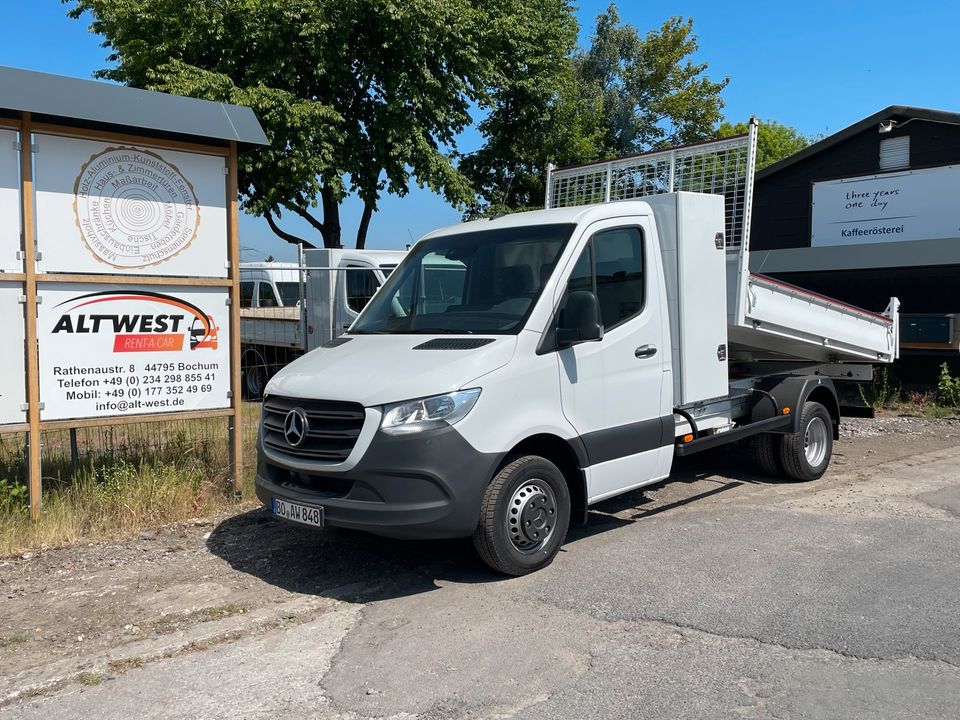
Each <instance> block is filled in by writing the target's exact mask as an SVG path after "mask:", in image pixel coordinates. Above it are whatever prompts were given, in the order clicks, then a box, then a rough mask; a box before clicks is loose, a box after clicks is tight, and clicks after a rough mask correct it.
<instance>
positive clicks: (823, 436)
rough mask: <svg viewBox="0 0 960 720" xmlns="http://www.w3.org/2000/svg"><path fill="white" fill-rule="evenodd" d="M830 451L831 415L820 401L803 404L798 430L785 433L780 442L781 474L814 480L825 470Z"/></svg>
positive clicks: (796, 478) (831, 439) (831, 435)
mask: <svg viewBox="0 0 960 720" xmlns="http://www.w3.org/2000/svg"><path fill="white" fill-rule="evenodd" d="M832 454H833V418H831V417H830V413H829V412H827V409H826V408H825V407H824V406H823V405H821V404H820V403H817V402H806V403H804V404H803V411H802V412H801V414H800V430H799V431H798V432H795V433H787V434H786V435H784V436H783V439H782V441H781V442H780V461H781V462H782V463H783V471H784V473H786V475H787V477H789V478H791V479H793V480H801V481H807V480H817V479H819V478H820V477H821V476H822V475H823V474H824V473H825V472H826V471H827V466H828V465H829V464H830V457H831V455H832Z"/></svg>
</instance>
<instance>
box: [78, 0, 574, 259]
mask: <svg viewBox="0 0 960 720" xmlns="http://www.w3.org/2000/svg"><path fill="white" fill-rule="evenodd" d="M63 1H64V2H69V3H71V4H72V7H71V8H70V14H71V16H73V17H76V18H79V17H80V16H81V15H82V14H83V13H84V12H85V11H89V12H90V13H91V14H92V16H93V22H92V24H91V30H92V31H93V32H94V33H97V34H99V35H102V36H103V38H104V46H105V47H107V48H109V50H110V55H109V60H110V61H112V62H114V63H116V64H115V66H114V67H112V68H110V69H106V70H101V71H100V72H99V73H98V75H99V76H100V77H105V78H109V79H111V80H116V81H118V82H122V83H126V84H128V85H132V86H135V87H146V88H151V89H157V90H163V91H167V92H173V93H178V94H183V95H191V96H194V97H201V98H207V99H211V100H219V101H227V102H234V103H241V104H246V105H250V106H251V107H252V108H253V109H254V110H255V112H256V113H257V115H258V117H259V118H260V120H261V123H262V124H263V126H264V128H265V130H266V132H267V135H268V137H269V138H270V140H271V145H270V147H268V148H264V149H260V150H255V151H252V152H250V153H247V154H245V155H243V156H242V157H241V159H240V167H239V172H240V187H241V200H242V202H243V205H244V208H245V209H246V210H247V211H248V212H251V213H254V214H257V215H262V216H264V217H265V218H266V219H267V222H268V223H269V224H270V226H271V228H273V230H274V232H275V233H277V234H278V235H279V236H280V237H283V238H285V239H287V240H289V241H291V242H299V241H301V238H298V237H295V236H294V235H292V234H290V233H289V232H286V231H284V230H283V229H281V228H280V227H279V224H278V220H279V219H280V218H281V217H282V215H283V213H285V212H289V213H292V214H294V215H297V216H300V217H302V218H304V219H305V220H306V221H307V222H308V223H309V224H310V225H311V226H312V227H313V228H314V229H315V230H316V231H317V232H319V234H320V235H321V237H322V238H323V244H324V245H325V246H327V247H337V246H339V245H340V242H341V227H340V219H339V205H340V202H341V201H342V200H343V198H344V197H345V196H346V195H347V194H348V193H356V194H357V195H358V196H359V197H360V198H361V199H362V201H363V203H364V213H363V216H362V219H361V222H360V226H359V228H358V231H357V246H358V247H362V246H363V244H364V241H365V237H366V231H367V227H368V224H369V221H370V217H371V215H372V213H373V212H374V210H375V209H376V207H377V203H378V201H379V199H380V197H381V195H382V193H383V192H389V193H395V194H397V195H404V194H406V193H407V192H408V189H409V186H410V183H411V182H416V183H417V184H418V185H419V186H421V187H423V186H426V187H429V188H430V189H431V190H433V191H435V192H437V193H439V194H441V195H442V196H444V197H445V198H446V199H447V200H448V201H450V202H451V203H453V204H460V203H462V202H464V201H466V200H468V199H469V198H471V197H472V196H473V191H472V187H471V184H470V182H469V180H468V178H467V177H466V176H465V175H464V174H463V173H462V172H460V171H459V170H458V169H457V168H456V167H455V165H454V164H453V161H452V156H453V155H454V153H455V150H456V142H455V138H456V135H457V134H458V133H460V132H461V131H462V130H463V129H464V128H465V127H467V125H468V124H470V123H471V122H472V118H471V114H470V111H471V109H472V106H473V105H476V106H479V107H481V108H483V107H486V106H488V105H489V102H490V91H491V89H492V88H497V87H499V86H500V85H502V84H503V83H504V82H505V78H506V72H507V71H508V70H509V68H510V65H511V63H510V58H509V57H504V56H502V55H501V54H500V52H501V51H502V50H503V49H504V48H509V47H510V46H511V44H512V43H516V44H518V45H523V44H524V43H525V42H527V41H526V40H525V38H526V37H527V36H528V35H529V34H531V28H530V24H531V23H533V24H536V23H537V22H539V15H538V13H537V12H536V8H537V7H542V8H544V9H545V11H546V9H549V10H550V12H551V13H552V14H555V13H554V11H555V10H556V9H557V8H560V9H562V8H566V7H567V5H566V3H565V2H563V1H562V0H552V1H549V0H542V1H541V2H538V3H536V4H535V5H534V9H533V10H531V9H530V7H529V6H528V3H525V2H523V0H486V1H485V2H482V3H480V2H473V1H472V0H230V1H229V2H226V1H225V0H63ZM567 12H569V9H567ZM318 207H319V212H318V211H317V208H318ZM307 244H308V245H312V244H313V243H310V242H309V241H307Z"/></svg>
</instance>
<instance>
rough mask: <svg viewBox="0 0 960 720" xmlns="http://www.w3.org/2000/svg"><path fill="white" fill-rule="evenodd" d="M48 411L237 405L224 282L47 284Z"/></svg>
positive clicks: (44, 394)
mask: <svg viewBox="0 0 960 720" xmlns="http://www.w3.org/2000/svg"><path fill="white" fill-rule="evenodd" d="M40 297H41V298H42V302H41V303H40V305H39V306H38V309H39V314H38V331H37V332H38V338H39V346H40V349H39V351H40V400H41V402H42V403H43V404H44V407H43V410H41V413H40V417H41V419H42V420H63V419H67V418H87V417H103V416H113V415H142V414H146V413H166V412H178V411H183V410H208V409H213V408H226V407H229V406H230V399H229V397H228V391H229V390H230V340H229V328H230V316H229V309H230V308H229V306H228V305H227V302H226V301H227V298H228V290H227V289H226V288H191V289H189V290H181V289H179V288H175V287H163V286H118V285H102V284H97V285H93V284H66V283H63V284H62V283H50V284H49V285H47V284H44V285H43V286H41V288H40Z"/></svg>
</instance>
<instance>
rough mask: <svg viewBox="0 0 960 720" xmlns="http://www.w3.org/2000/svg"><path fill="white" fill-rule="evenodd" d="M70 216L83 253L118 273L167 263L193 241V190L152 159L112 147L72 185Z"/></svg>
mask: <svg viewBox="0 0 960 720" xmlns="http://www.w3.org/2000/svg"><path fill="white" fill-rule="evenodd" d="M73 209H74V213H75V214H76V218H77V226H78V227H79V228H80V235H81V236H82V237H83V241H84V243H85V244H86V246H87V248H88V249H89V250H90V252H91V253H93V255H94V257H96V258H97V259H98V260H100V261H101V262H104V263H107V264H108V265H112V266H113V267H116V268H142V267H147V266H150V265H156V264H157V263H161V262H163V261H164V260H169V259H170V258H171V257H173V256H174V255H176V254H177V253H179V252H181V251H183V250H185V249H186V248H187V247H188V246H189V245H190V243H191V242H193V239H194V238H195V237H196V236H197V229H198V228H199V227H200V210H199V208H198V206H197V197H196V195H195V194H194V191H193V186H192V185H191V184H190V182H189V181H188V180H187V179H186V178H185V177H183V175H181V174H180V171H179V170H178V169H177V167H176V166H175V165H174V164H173V163H170V162H167V161H166V160H164V159H163V158H162V157H160V156H159V155H157V154H156V153H152V152H149V151H147V150H138V149H137V148H131V147H110V148H107V149H106V150H104V151H103V152H100V153H97V154H96V155H94V156H92V157H91V158H90V159H89V160H88V161H87V163H86V164H85V165H84V166H83V167H82V168H81V170H80V175H79V176H77V182H76V184H75V185H74V203H73Z"/></svg>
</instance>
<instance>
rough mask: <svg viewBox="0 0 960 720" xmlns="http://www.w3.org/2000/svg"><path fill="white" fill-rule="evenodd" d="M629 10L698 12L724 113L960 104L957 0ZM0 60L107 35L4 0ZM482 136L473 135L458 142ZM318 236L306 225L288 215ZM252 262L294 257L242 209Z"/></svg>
mask: <svg viewBox="0 0 960 720" xmlns="http://www.w3.org/2000/svg"><path fill="white" fill-rule="evenodd" d="M608 4H609V3H608V2H607V1H606V0H602V1H600V2H581V3H580V4H579V10H578V13H577V16H578V18H579V20H580V24H581V28H582V31H581V35H582V38H583V40H584V41H585V42H586V41H587V40H588V38H589V34H590V31H591V29H592V26H593V20H594V18H595V17H596V15H597V14H598V13H599V12H602V11H603V10H604V9H605V8H606V6H607V5H608ZM617 5H618V6H619V9H620V15H621V18H622V19H623V20H624V21H626V22H630V23H632V24H634V25H636V26H637V27H638V28H640V30H641V31H643V32H646V31H647V30H650V29H653V28H656V27H659V25H660V24H661V23H662V22H663V21H664V20H665V19H666V18H667V17H669V16H671V15H683V16H685V17H692V18H693V19H694V28H695V31H696V33H697V35H698V37H699V42H700V51H699V53H698V56H697V58H696V59H697V60H698V61H700V62H707V63H708V64H709V69H708V75H709V76H710V77H711V78H713V79H720V78H723V77H729V78H730V85H729V86H728V87H727V89H726V90H725V91H724V94H723V97H724V100H725V103H726V107H725V113H726V116H727V118H728V119H730V120H733V121H739V120H744V119H746V118H748V117H749V116H750V115H757V116H759V117H760V118H773V119H776V120H779V121H780V122H784V123H787V124H789V125H793V126H795V127H797V128H798V129H799V130H800V131H801V132H804V133H806V134H808V135H818V134H824V135H827V134H830V133H833V132H836V131H838V130H841V129H843V128H844V127H846V126H847V125H850V124H851V123H853V122H856V121H857V120H859V119H861V118H863V117H865V116H866V115H870V114H872V113H874V112H876V111H877V110H880V109H882V108H884V107H886V106H887V105H917V106H920V107H930V108H937V109H942V110H953V111H960V93H958V81H957V77H958V75H960V73H958V71H960V60H958V57H960V56H958V53H957V51H956V47H957V39H956V29H957V28H958V27H960V3H954V2H947V1H946V0H943V1H941V2H929V1H928V2H922V1H917V2H906V3H905V2H902V1H896V2H892V1H889V0H875V1H874V2H862V1H856V0H849V1H848V2H845V3H844V2H836V0H833V1H830V0H808V1H807V2H806V3H793V2H780V1H770V0H768V2H766V3H739V4H737V3H718V2H710V1H709V0H703V1H690V2H685V3H653V2H627V1H626V0H624V1H622V2H619V3H617ZM0 10H2V17H3V22H2V23H0V65H10V66H14V67H21V68H27V69H30V70H39V71H43V72H52V73H59V74H62V75H70V76H73V77H82V78H89V77H90V76H91V75H92V73H93V72H94V71H95V70H97V69H98V68H101V67H104V66H105V65H106V54H107V51H106V50H105V49H103V48H101V47H100V38H98V37H96V36H94V35H91V34H90V33H89V32H88V31H87V21H83V20H81V21H76V20H70V19H69V18H67V16H66V7H65V6H64V5H62V4H61V3H60V1H59V0H0ZM478 143H479V136H478V135H477V133H475V132H467V133H465V135H464V137H463V138H462V140H461V149H462V150H465V151H469V150H471V149H473V148H475V147H476V146H477V145H478ZM360 209H361V208H360V206H359V204H358V203H356V202H352V201H347V202H346V203H345V205H344V207H343V209H342V212H341V222H342V224H343V227H344V239H345V244H349V242H348V241H349V240H350V239H351V238H352V236H353V234H354V233H355V228H356V225H357V222H358V220H359V216H360ZM459 219H460V213H459V212H458V211H457V210H456V209H454V208H451V207H450V206H449V205H447V204H446V203H445V202H444V201H443V200H442V199H441V198H439V197H437V196H435V195H433V194H432V193H430V192H429V191H426V190H419V189H417V188H414V189H413V190H412V191H411V193H410V194H409V195H408V196H407V197H405V198H397V197H395V196H388V197H385V198H384V200H383V201H382V203H381V209H380V212H378V213H377V214H376V215H375V216H374V218H373V221H372V222H371V225H370V232H369V235H368V247H374V248H395V247H403V246H404V245H405V244H407V243H409V242H411V239H416V238H417V237H419V236H420V235H422V234H423V233H425V232H427V231H428V230H430V229H432V228H434V227H437V226H440V225H446V224H450V223H455V222H457V221H458V220H459ZM285 227H288V228H289V229H290V230H291V231H293V232H299V233H301V234H303V235H304V236H305V237H310V234H311V231H310V230H309V229H308V228H306V227H305V223H304V224H299V223H289V224H285ZM240 231H241V244H242V246H243V247H244V248H245V252H244V259H250V260H256V259H262V258H263V257H264V256H265V255H266V254H268V253H271V254H273V255H275V256H276V257H277V258H290V257H292V256H293V255H294V251H292V249H291V246H290V245H289V244H288V243H286V242H284V241H282V240H279V239H277V238H275V237H274V236H273V234H272V233H271V232H270V229H269V228H268V227H267V226H266V223H265V222H264V221H263V220H261V219H259V218H253V217H249V216H246V217H242V218H241V223H240Z"/></svg>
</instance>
